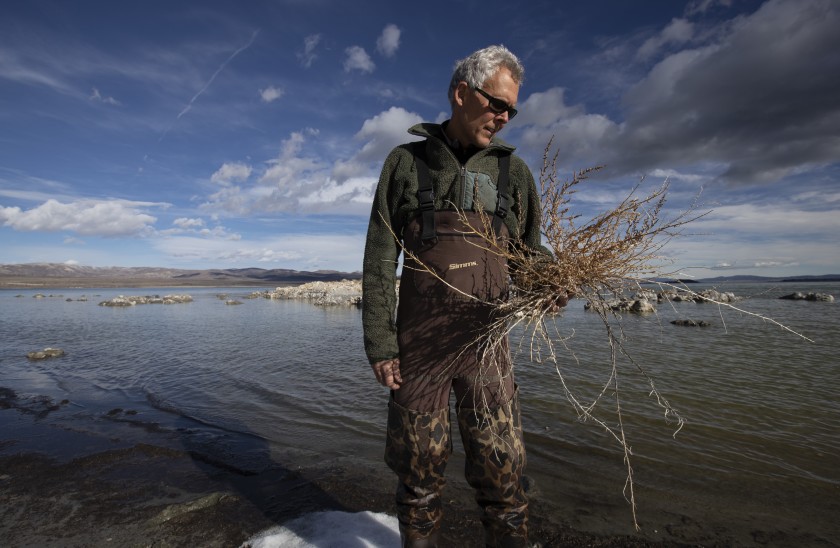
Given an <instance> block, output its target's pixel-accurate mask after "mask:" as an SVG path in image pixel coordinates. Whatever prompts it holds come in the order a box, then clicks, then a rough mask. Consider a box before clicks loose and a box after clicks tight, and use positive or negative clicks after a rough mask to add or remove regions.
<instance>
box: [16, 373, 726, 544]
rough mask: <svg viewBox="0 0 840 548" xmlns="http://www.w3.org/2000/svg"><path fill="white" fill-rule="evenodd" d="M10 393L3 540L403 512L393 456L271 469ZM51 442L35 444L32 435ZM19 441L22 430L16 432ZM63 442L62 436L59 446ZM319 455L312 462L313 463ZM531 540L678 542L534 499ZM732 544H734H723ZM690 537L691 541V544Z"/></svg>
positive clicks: (460, 516) (103, 538)
mask: <svg viewBox="0 0 840 548" xmlns="http://www.w3.org/2000/svg"><path fill="white" fill-rule="evenodd" d="M2 391H3V393H2V394H0V396H2V397H0V426H2V429H0V432H2V433H0V538H2V539H3V545H4V546H62V547H64V546H102V545H106V544H110V545H115V546H154V547H168V546H205V547H214V546H218V547H229V546H234V547H235V546H240V545H242V544H243V543H244V542H246V541H247V540H248V539H249V538H252V537H253V536H254V535H256V534H258V533H260V532H261V531H264V530H266V529H269V528H271V527H273V526H277V525H282V524H284V523H286V522H288V521H290V520H292V519H294V518H296V517H299V516H301V515H304V514H308V513H312V512H319V511H327V510H339V511H344V512H352V513H354V512H362V511H371V512H377V513H388V514H393V498H392V491H393V486H394V484H393V482H394V480H393V477H392V475H391V474H390V472H389V471H388V470H387V469H386V467H385V465H384V464H383V465H382V466H380V467H372V466H368V467H365V466H359V465H358V464H356V463H354V462H351V461H350V460H345V461H331V462H312V463H311V464H304V465H300V464H296V465H288V466H284V465H281V464H279V463H277V462H273V461H269V462H270V464H269V465H268V466H266V467H264V468H261V469H258V470H255V469H253V467H251V466H247V465H244V466H240V465H239V462H238V461H237V460H236V457H237V456H236V455H233V459H231V455H230V454H225V455H224V456H220V455H216V454H214V453H213V451H212V449H208V448H207V447H205V448H203V449H202V450H194V449H189V448H186V447H178V446H177V444H176V445H173V444H172V443H170V441H169V440H167V438H166V437H165V436H160V435H159V433H158V432H155V431H154V429H150V430H149V431H148V432H145V431H144V432H143V439H144V441H141V442H138V441H137V440H136V439H133V440H130V441H129V440H127V439H121V438H119V434H118V433H116V430H114V431H113V432H107V431H106V432H104V433H103V432H100V433H92V432H91V431H89V430H87V431H82V430H81V429H80V430H75V429H71V430H70V431H68V430H67V428H66V427H62V426H59V425H57V424H52V423H51V421H50V414H51V413H53V412H61V411H60V410H61V409H62V407H63V406H64V405H66V402H58V403H56V402H52V401H51V400H49V399H48V398H35V399H31V398H30V399H19V398H17V397H16V395H15V394H14V392H13V391H11V390H9V389H6V388H3V389H2ZM30 436H31V437H33V438H39V439H46V440H47V442H46V446H47V447H51V449H49V450H38V451H34V450H32V448H31V447H28V446H27V438H29V437H30ZM15 438H18V439H15ZM51 443H52V444H54V445H51ZM310 462H311V461H310ZM449 476H450V479H449V486H448V487H447V490H446V492H445V511H446V517H445V521H444V524H443V529H442V539H443V544H442V545H443V546H453V547H472V546H481V539H482V529H481V524H480V521H479V516H478V512H477V510H476V505H475V503H474V501H473V500H472V493H471V491H470V489H469V488H468V487H467V486H466V484H465V483H464V482H463V480H462V479H460V478H457V477H453V476H457V474H456V473H455V471H454V470H453V473H452V474H449ZM531 532H532V540H533V541H536V542H539V543H541V545H542V546H544V547H560V546H570V547H578V546H593V547H595V546H601V547H619V546H622V547H623V546H631V547H632V546H639V547H641V546H650V547H654V546H679V545H677V544H674V543H673V542H669V543H653V542H650V541H647V540H644V539H641V538H631V537H622V536H604V537H599V536H595V535H591V534H585V533H580V532H576V531H573V530H570V529H568V528H565V527H563V526H562V525H561V524H560V523H558V522H557V521H554V519H552V516H550V515H549V512H548V511H547V510H546V508H545V507H544V506H543V505H542V504H541V502H540V500H539V497H534V498H532V508H531ZM723 544H725V542H724V543H723ZM685 546H689V545H685Z"/></svg>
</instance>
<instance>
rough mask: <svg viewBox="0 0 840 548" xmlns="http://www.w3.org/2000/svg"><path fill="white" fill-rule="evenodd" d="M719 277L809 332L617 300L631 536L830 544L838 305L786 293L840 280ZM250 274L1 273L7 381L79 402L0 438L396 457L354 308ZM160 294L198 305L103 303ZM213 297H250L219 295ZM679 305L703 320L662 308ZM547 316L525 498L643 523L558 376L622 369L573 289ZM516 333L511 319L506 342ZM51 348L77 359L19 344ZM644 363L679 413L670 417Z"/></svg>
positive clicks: (584, 524) (616, 466) (565, 518)
mask: <svg viewBox="0 0 840 548" xmlns="http://www.w3.org/2000/svg"><path fill="white" fill-rule="evenodd" d="M705 287H707V286H703V285H697V286H695V285H692V286H691V288H692V289H693V290H698V291H699V290H702V289H704V288H705ZM716 288H717V289H718V290H721V291H732V292H734V293H735V294H736V295H738V296H741V297H745V299H743V300H741V301H738V302H736V303H734V304H735V306H737V307H739V308H741V309H743V310H746V311H749V312H751V313H755V314H758V315H761V316H764V317H769V318H773V319H775V320H777V321H779V322H781V323H783V324H785V325H786V326H788V327H789V328H790V329H792V330H793V331H796V332H797V333H800V334H802V335H804V336H806V337H807V338H809V339H811V340H812V341H813V342H809V341H807V340H805V339H803V338H801V337H798V336H797V335H795V334H793V333H791V332H788V331H785V330H783V329H781V328H780V327H778V326H777V325H774V324H772V323H771V322H768V321H765V320H763V319H762V318H760V317H756V316H753V315H750V314H745V313H742V312H738V311H736V310H733V309H730V308H728V307H719V306H717V305H713V304H708V303H706V304H698V303H693V302H676V303H660V304H659V305H658V306H657V313H656V314H654V315H647V316H638V315H630V314H628V315H624V316H623V317H622V320H621V325H622V326H623V330H624V336H625V341H624V346H625V348H626V349H627V352H628V354H629V356H630V357H631V358H632V359H633V362H635V363H633V362H631V361H629V360H628V359H627V358H625V357H619V360H618V363H617V371H618V377H617V386H618V395H619V398H620V399H619V402H620V406H621V410H622V415H621V418H622V423H623V426H624V431H625V435H626V439H627V441H628V444H629V445H630V446H631V448H632V457H631V461H630V462H631V465H632V467H633V480H634V481H633V487H634V494H635V500H636V504H637V510H636V514H637V519H638V522H639V524H640V525H641V527H642V531H641V533H639V534H640V535H642V536H644V537H646V538H649V539H651V540H666V541H669V540H673V541H681V542H691V543H697V544H702V543H703V542H704V539H705V541H708V540H709V539H710V538H717V539H720V538H728V539H731V544H733V545H737V544H741V545H749V544H752V543H755V544H770V545H774V544H775V545H780V546H781V545H791V544H795V545H799V546H802V545H814V546H826V545H836V544H837V543H838V542H840V525H838V523H837V522H838V520H837V516H840V398H838V395H840V391H838V388H837V380H838V374H839V373H840V367H838V363H840V362H839V361H838V359H837V353H838V348H837V347H838V344H839V343H840V308H838V304H837V303H827V302H805V301H789V300H780V299H779V298H778V297H779V296H781V295H784V294H788V293H792V292H794V291H803V292H811V291H813V292H823V293H829V294H832V295H834V296H835V297H838V296H840V283H822V284H819V283H784V284H778V285H764V284H746V283H741V284H737V283H731V284H728V285H722V286H717V287H716ZM253 290H256V288H177V289H167V288H155V289H149V288H143V289H127V288H122V289H111V288H109V289H64V290H40V293H43V294H45V295H46V296H45V297H43V298H35V297H33V296H34V295H35V294H36V293H38V292H39V291H35V290H30V289H26V290H0V387H3V388H6V389H10V390H13V391H15V392H16V393H17V395H18V397H19V398H21V399H22V400H27V401H29V402H30V403H31V404H32V405H31V406H30V407H31V408H33V409H37V408H38V402H39V401H41V400H43V401H48V400H51V401H53V402H61V401H62V400H67V403H66V404H64V405H63V406H62V408H61V411H60V412H55V413H48V412H47V411H48V409H47V408H46V407H45V408H44V409H45V412H44V420H47V419H48V420H49V421H50V424H51V425H52V426H54V427H55V428H54V429H53V431H54V433H53V434H50V435H43V434H35V433H34V431H32V430H31V429H30V428H28V427H27V423H26V422H25V421H22V420H18V418H16V417H17V416H18V415H19V413H18V415H15V413H17V412H16V411H15V410H13V409H11V410H2V411H0V426H2V429H3V431H2V432H0V440H2V439H6V440H9V439H13V440H15V443H14V444H13V445H11V446H8V445H5V446H4V445H3V444H0V452H5V453H8V452H11V451H43V452H46V453H48V454H52V455H55V456H57V457H59V458H71V457H72V456H74V455H75V454H77V453H79V452H83V451H85V450H89V449H90V448H79V447H74V446H73V445H72V444H71V443H62V441H61V440H62V439H63V438H62V435H63V434H62V432H64V431H66V432H71V431H88V432H99V433H105V434H107V436H110V437H111V438H114V439H119V440H120V443H124V444H129V443H135V442H138V441H142V440H144V439H145V438H146V436H148V435H149V433H150V432H153V433H155V434H156V435H158V436H163V437H164V438H166V437H167V436H169V437H171V439H172V440H173V443H175V442H177V443H179V444H184V445H187V446H189V447H190V448H191V449H192V450H195V451H199V452H201V451H204V452H206V453H207V454H208V455H212V456H213V459H216V460H218V461H222V462H224V463H228V464H229V465H231V466H236V467H237V468H239V469H243V470H254V471H259V470H260V469H261V467H263V466H265V465H266V462H265V457H264V455H265V454H266V451H268V452H269V453H270V455H271V460H272V461H273V462H282V463H283V464H284V466H288V467H292V466H294V464H295V463H305V462H312V461H313V460H317V461H319V462H330V461H346V460H355V461H357V462H359V463H360V464H361V465H362V466H366V467H371V468H381V469H385V465H384V463H382V452H383V447H384V427H385V417H386V414H387V400H388V393H387V391H386V390H385V389H384V388H382V387H380V386H379V385H377V384H376V381H375V379H374V377H373V374H372V372H371V371H370V368H369V366H368V365H367V360H366V358H365V356H364V352H363V348H362V333H361V312H360V311H359V310H357V309H355V308H336V307H332V308H321V307H316V306H313V305H311V304H309V303H308V302H303V301H279V300H268V299H262V298H258V299H245V298H244V297H245V296H246V295H248V294H249V293H250V292H251V291H253ZM170 293H177V294H184V293H186V294H189V295H191V296H192V297H193V302H190V303H186V304H172V305H161V304H146V305H138V306H134V307H127V308H115V307H114V308H112V307H103V306H97V305H98V303H99V302H101V301H105V300H107V299H110V298H112V297H114V296H117V295H120V294H123V295H149V294H159V295H164V294H170ZM220 293H225V294H226V295H227V296H228V298H237V299H239V300H241V301H242V303H243V304H241V305H238V306H230V305H226V304H225V302H224V300H222V299H220V298H219V294H220ZM80 299H86V300H80ZM686 318H690V319H695V320H705V321H708V322H709V323H711V324H712V325H711V326H709V327H681V326H675V325H672V324H671V323H670V321H671V320H673V319H686ZM555 325H556V328H557V332H558V335H559V336H560V337H563V338H564V340H565V346H566V347H568V348H567V349H565V348H564V349H562V351H561V352H560V353H559V360H558V363H557V367H556V368H555V366H554V365H553V364H540V363H533V362H531V361H530V360H529V359H528V355H527V351H523V352H522V353H520V355H519V356H518V357H517V365H516V377H517V382H518V384H519V385H520V389H521V398H522V409H523V425H524V429H525V432H526V434H525V436H526V448H527V450H528V475H529V476H530V477H531V479H532V482H533V486H534V488H533V497H535V498H539V499H540V501H541V502H542V503H543V504H544V505H545V507H546V508H549V509H550V510H551V512H552V515H553V516H554V519H556V520H557V521H558V522H560V523H564V524H567V525H569V526H570V527H572V528H574V529H577V530H581V531H591V532H597V533H609V534H635V533H634V530H633V516H632V512H631V506H630V505H629V504H628V502H627V501H626V500H625V498H624V493H623V491H624V488H625V480H626V477H627V467H626V465H625V463H624V453H623V451H622V449H621V447H620V445H619V444H618V443H617V442H616V440H615V439H614V438H613V437H612V436H611V435H609V434H607V433H606V432H605V430H604V428H603V427H602V426H599V425H598V424H597V423H596V422H594V421H592V420H587V421H583V420H580V419H579V417H578V415H577V414H576V412H575V410H574V408H573V407H572V405H571V404H570V403H569V401H568V398H567V393H566V392H565V390H564V387H563V383H562V382H561V378H560V376H559V375H558V371H559V373H561V374H562V378H563V380H564V381H565V383H566V385H567V386H569V387H570V389H571V390H572V391H573V393H574V394H576V396H577V397H579V398H581V399H582V400H583V401H589V400H591V399H592V398H594V397H596V396H597V395H598V394H599V393H600V392H601V391H602V389H603V385H604V383H606V382H607V380H608V379H609V375H610V356H609V348H608V345H607V344H606V337H605V330H604V327H603V325H602V323H601V320H600V319H599V318H598V316H597V315H596V314H594V313H592V312H587V311H584V310H583V301H581V300H573V301H572V302H571V303H570V304H569V306H568V307H567V309H566V310H565V311H564V312H563V313H562V315H560V316H558V317H557V319H556V320H555ZM522 336H523V335H522V332H521V331H518V332H515V336H514V340H513V342H514V346H517V344H516V343H518V342H519V341H520V340H521V339H522ZM526 342H527V341H526ZM525 346H526V347H527V344H526V345H525ZM45 347H58V348H61V349H63V350H65V352H66V355H65V356H62V357H59V358H52V359H47V360H43V361H30V360H28V359H27V358H26V354H27V352H31V351H34V350H41V349H43V348H45ZM639 368H641V369H643V370H644V371H645V372H646V374H647V375H649V376H650V377H651V378H652V379H653V381H654V383H655V386H656V388H657V389H658V390H659V393H660V394H661V396H662V397H664V398H666V399H667V400H668V402H669V403H670V404H671V405H672V406H673V408H674V409H676V410H677V411H678V412H679V414H680V416H682V417H683V418H684V419H685V421H686V422H685V424H684V426H683V427H682V429H681V430H680V431H679V432H678V433H676V434H675V430H676V429H677V427H676V424H675V423H674V422H673V421H669V420H666V419H665V417H664V414H663V411H662V409H661V408H660V407H659V406H657V402H656V399H655V397H653V396H651V395H650V394H649V393H650V385H649V384H648V380H647V378H646V377H645V376H643V375H641V374H639ZM614 388H615V385H611V386H610V387H608V388H607V390H606V391H605V394H604V395H603V396H602V399H601V401H600V402H599V404H598V406H597V407H596V408H595V411H594V414H595V416H596V417H597V418H598V419H600V420H603V421H604V422H605V423H606V424H607V425H609V426H611V427H616V426H617V424H618V423H617V416H616V414H615V412H614V411H615V407H616V399H615V390H614ZM39 398H40V400H39ZM39 432H41V431H40V430H39ZM68 439H69V438H68ZM455 439H456V440H457V433H456V438H455ZM456 453H457V454H456V455H455V456H454V457H453V460H452V462H451V465H450V467H449V470H448V473H447V475H448V476H449V477H452V478H458V477H460V476H461V474H462V470H463V457H462V456H461V455H462V451H461V449H460V443H458V442H457V441H456ZM710 532H714V537H708V538H707V536H706V535H707V534H708V533H710Z"/></svg>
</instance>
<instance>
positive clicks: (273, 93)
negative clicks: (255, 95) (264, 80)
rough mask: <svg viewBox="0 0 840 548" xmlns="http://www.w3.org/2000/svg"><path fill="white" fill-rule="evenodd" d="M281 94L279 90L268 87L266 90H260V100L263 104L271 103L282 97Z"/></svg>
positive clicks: (281, 91)
mask: <svg viewBox="0 0 840 548" xmlns="http://www.w3.org/2000/svg"><path fill="white" fill-rule="evenodd" d="M283 93H285V92H284V91H283V89H281V88H276V87H274V86H268V87H267V88H265V89H261V90H260V98H262V101H263V103H271V102H273V101H276V100H277V99H279V98H281V97H283Z"/></svg>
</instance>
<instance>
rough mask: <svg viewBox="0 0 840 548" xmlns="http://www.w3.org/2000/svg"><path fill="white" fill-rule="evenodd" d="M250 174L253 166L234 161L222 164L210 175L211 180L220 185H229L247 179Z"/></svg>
mask: <svg viewBox="0 0 840 548" xmlns="http://www.w3.org/2000/svg"><path fill="white" fill-rule="evenodd" d="M250 176H251V166H248V165H245V164H241V163H238V162H233V163H226V164H222V167H220V168H219V169H218V170H217V171H216V172H215V173H214V174H213V175H211V176H210V181H211V182H214V183H218V184H220V185H229V184H231V183H236V182H243V181H246V180H248V177H250Z"/></svg>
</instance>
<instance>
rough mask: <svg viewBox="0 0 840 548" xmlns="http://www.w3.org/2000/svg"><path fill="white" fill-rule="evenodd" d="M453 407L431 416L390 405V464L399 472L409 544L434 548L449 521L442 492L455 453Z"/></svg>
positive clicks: (403, 525) (403, 528)
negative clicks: (444, 521) (445, 517)
mask: <svg viewBox="0 0 840 548" xmlns="http://www.w3.org/2000/svg"><path fill="white" fill-rule="evenodd" d="M449 431H450V423H449V406H447V407H446V408H445V409H440V410H437V411H431V412H428V413H427V412H420V411H412V410H410V409H406V408H405V407H402V406H401V405H399V404H397V403H396V402H394V401H393V398H392V399H391V401H390V402H389V404H388V436H387V439H386V442H385V462H386V463H387V464H388V466H389V467H390V468H391V470H393V471H394V472H395V473H396V474H397V478H398V479H399V483H398V484H397V495H396V501H397V518H398V519H399V522H400V537H402V540H403V546H413V547H418V548H419V547H427V546H428V547H433V546H436V545H437V536H438V529H439V527H440V520H441V518H442V517H443V509H442V506H441V500H440V493H441V491H442V490H443V487H444V485H445V483H446V480H445V478H444V475H443V474H444V470H445V469H446V461H447V460H448V459H449V455H450V454H451V453H452V440H451V437H450V433H449Z"/></svg>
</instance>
